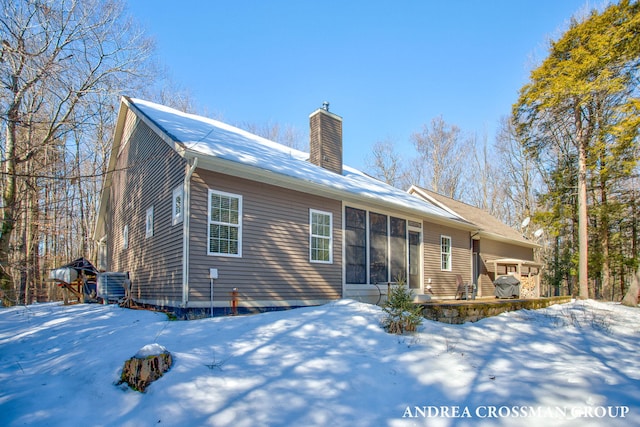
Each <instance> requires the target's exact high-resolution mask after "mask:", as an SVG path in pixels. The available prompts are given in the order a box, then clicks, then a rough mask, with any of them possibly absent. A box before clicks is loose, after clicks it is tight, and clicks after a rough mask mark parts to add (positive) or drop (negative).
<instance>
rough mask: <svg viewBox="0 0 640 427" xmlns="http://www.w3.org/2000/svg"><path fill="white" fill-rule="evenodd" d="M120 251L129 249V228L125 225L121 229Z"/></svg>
mask: <svg viewBox="0 0 640 427" xmlns="http://www.w3.org/2000/svg"><path fill="white" fill-rule="evenodd" d="M122 249H129V226H128V225H125V226H124V228H123V229H122Z"/></svg>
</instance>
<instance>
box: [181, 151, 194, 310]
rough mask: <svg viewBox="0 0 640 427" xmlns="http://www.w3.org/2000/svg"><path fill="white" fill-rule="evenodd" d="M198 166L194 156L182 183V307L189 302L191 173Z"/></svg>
mask: <svg viewBox="0 0 640 427" xmlns="http://www.w3.org/2000/svg"><path fill="white" fill-rule="evenodd" d="M197 166H198V158H197V157H194V158H193V162H192V163H191V167H190V168H189V170H188V171H187V174H186V175H185V177H184V183H183V185H182V194H183V201H182V202H183V205H184V212H183V216H184V217H183V218H182V307H186V306H187V304H188V303H189V223H190V218H191V175H193V172H194V171H195V170H196V167H197Z"/></svg>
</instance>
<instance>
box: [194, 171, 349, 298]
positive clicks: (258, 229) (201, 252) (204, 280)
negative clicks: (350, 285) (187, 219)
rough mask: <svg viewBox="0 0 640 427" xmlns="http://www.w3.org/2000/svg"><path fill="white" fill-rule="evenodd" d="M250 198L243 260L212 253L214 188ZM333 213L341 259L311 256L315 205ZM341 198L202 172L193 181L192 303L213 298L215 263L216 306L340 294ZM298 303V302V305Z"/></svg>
mask: <svg viewBox="0 0 640 427" xmlns="http://www.w3.org/2000/svg"><path fill="white" fill-rule="evenodd" d="M209 189H212V190H217V191H223V192H227V193H233V194H237V195H240V196H242V197H243V222H242V227H243V229H242V233H243V235H242V240H243V244H242V257H241V258H238V257H225V256H216V255H207V209H208V190H209ZM310 209H317V210H321V211H327V212H331V213H332V214H333V263H332V264H318V263H311V262H310V261H309V210H310ZM341 230H342V222H341V202H340V201H336V200H330V199H326V198H322V197H317V196H313V195H310V194H305V193H300V192H297V191H293V190H287V189H284V188H280V187H276V186H273V185H269V184H266V183H261V182H254V181H248V180H245V179H242V178H235V177H231V176H228V175H223V174H218V173H214V172H210V171H206V170H202V169H197V170H196V171H195V173H194V174H193V177H192V181H191V225H190V236H191V240H190V241H191V243H190V268H189V304H190V305H194V306H195V305H198V304H200V306H206V304H207V303H208V302H209V301H210V281H209V268H217V269H218V275H219V277H218V279H217V280H216V281H215V286H214V288H215V290H214V305H215V306H216V307H228V306H229V304H230V293H231V291H232V290H233V288H238V291H239V296H240V301H239V304H240V305H241V306H278V305H280V306H287V305H289V304H290V303H291V305H297V303H296V301H298V302H299V301H308V302H310V303H313V302H314V301H318V300H322V301H327V300H334V299H339V298H340V297H341V293H342V268H341V260H342V232H341ZM292 302H293V303H292Z"/></svg>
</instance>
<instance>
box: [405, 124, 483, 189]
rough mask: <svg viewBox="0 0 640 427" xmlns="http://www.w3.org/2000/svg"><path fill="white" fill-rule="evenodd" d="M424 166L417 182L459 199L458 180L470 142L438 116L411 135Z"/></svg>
mask: <svg viewBox="0 0 640 427" xmlns="http://www.w3.org/2000/svg"><path fill="white" fill-rule="evenodd" d="M411 139H412V141H413V145H414V147H415V149H416V151H417V152H418V160H419V162H420V163H422V164H423V165H424V166H423V167H424V169H423V170H424V171H425V175H424V176H423V177H421V178H422V179H421V180H420V181H419V183H420V185H423V186H427V187H429V188H430V189H431V190H433V191H435V192H437V193H440V194H443V195H445V196H448V197H451V198H460V196H461V194H462V183H464V182H465V181H466V179H465V178H466V177H465V174H466V171H467V170H468V165H469V164H470V161H471V157H470V156H471V153H472V150H471V142H470V140H469V139H464V138H463V136H462V133H461V131H460V128H459V127H458V126H456V125H449V124H447V123H446V122H445V121H444V119H443V118H442V116H439V117H436V118H434V119H433V120H431V126H427V125H424V126H423V128H422V131H421V132H416V133H414V134H413V135H412V136H411Z"/></svg>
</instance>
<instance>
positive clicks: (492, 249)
mask: <svg viewBox="0 0 640 427" xmlns="http://www.w3.org/2000/svg"><path fill="white" fill-rule="evenodd" d="M498 258H517V259H522V260H527V261H533V249H531V248H527V247H523V246H516V245H514V244H510V243H506V242H498V241H495V240H488V239H481V240H480V259H481V260H482V261H481V263H480V278H479V279H478V287H479V288H480V292H481V295H482V296H491V295H494V285H493V280H494V279H495V271H493V263H492V262H491V261H492V260H494V259H498ZM502 273H503V274H504V272H502Z"/></svg>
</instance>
